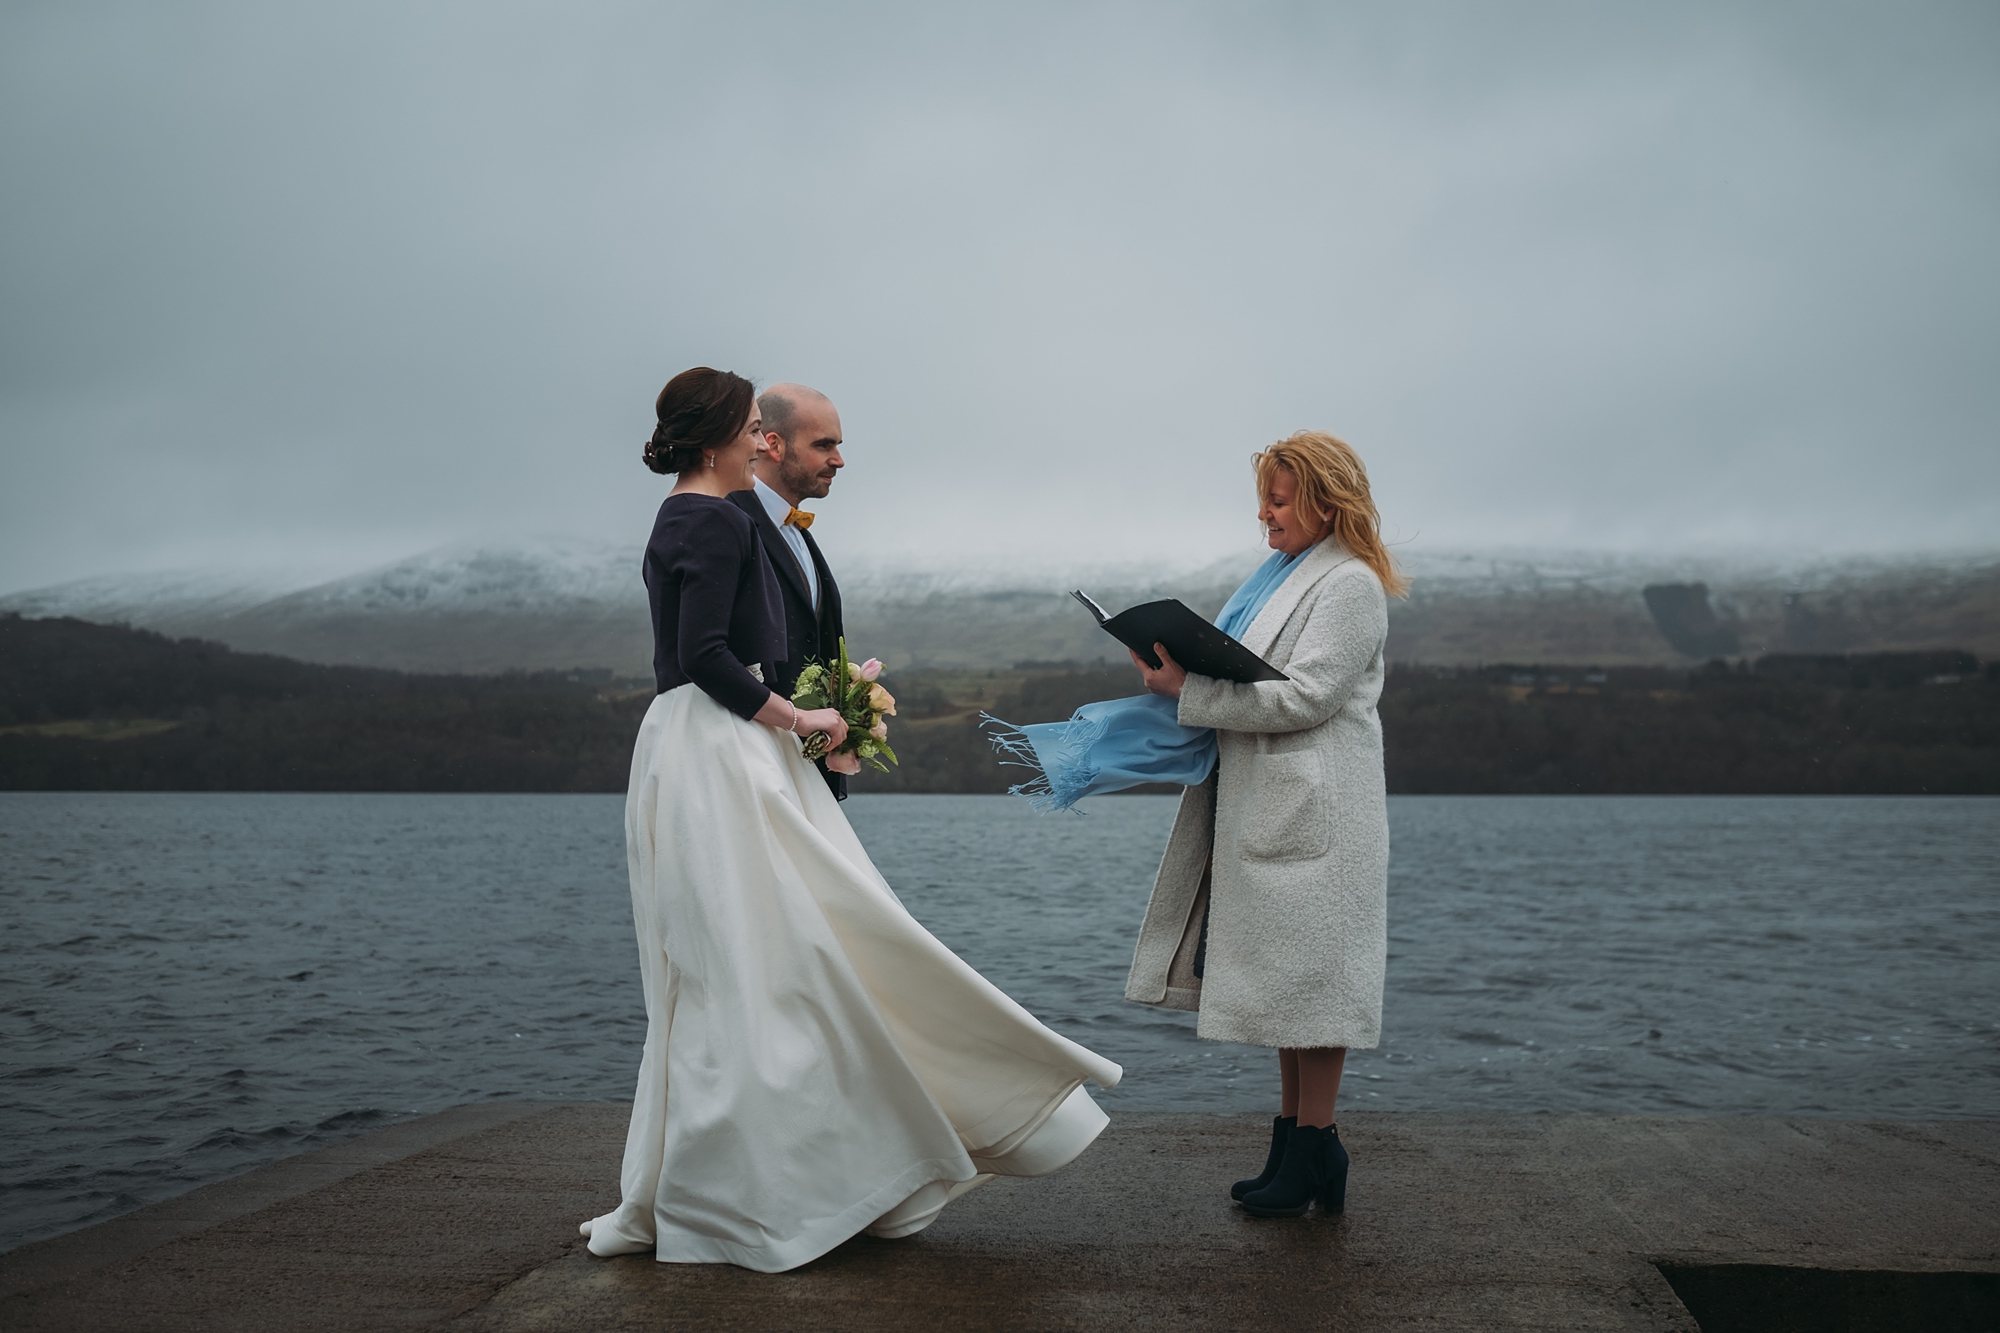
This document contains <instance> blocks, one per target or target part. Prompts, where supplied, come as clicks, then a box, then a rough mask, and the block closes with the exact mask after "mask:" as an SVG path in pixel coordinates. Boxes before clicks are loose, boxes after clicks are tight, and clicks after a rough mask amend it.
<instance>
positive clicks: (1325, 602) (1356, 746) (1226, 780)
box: [1125, 540, 1389, 1048]
mask: <svg viewBox="0 0 2000 1333" xmlns="http://www.w3.org/2000/svg"><path fill="white" fill-rule="evenodd" d="M1388 624H1389V621H1388V605H1387V601H1386V599H1385V597H1384V596H1383V592H1382V584H1381V582H1380V581H1379V580H1377V579H1376V577H1375V573H1374V571H1373V570H1371V569H1369V568H1368V566H1366V565H1364V564H1362V563H1361V562H1360V561H1359V560H1356V559H1354V558H1353V557H1352V556H1350V555H1349V554H1348V553H1347V552H1346V551H1345V550H1344V549H1342V548H1341V547H1340V546H1339V544H1338V543H1336V542H1333V541H1331V540H1329V541H1326V542H1323V543H1321V544H1320V545H1318V546H1316V547H1314V548H1313V549H1312V550H1311V551H1309V552H1307V553H1306V555H1305V557H1304V559H1303V560H1302V561H1301V562H1300V564H1299V566H1298V567H1297V568H1296V569H1294V570H1293V571H1292V574H1291V577H1289V578H1287V579H1286V580H1285V581H1284V583H1282V584H1281V585H1279V587H1278V590H1277V592H1275V593H1274V594H1272V596H1271V600H1270V601H1268V602H1266V603H1265V604H1264V607H1263V609H1262V610H1261V611H1259V612H1258V613H1257V618H1256V619H1255V620H1254V621H1252V622H1251V623H1250V627H1249V629H1247V630H1245V631H1244V633H1243V635H1242V639H1243V643H1244V646H1245V647H1247V648H1249V649H1250V650H1251V651H1252V652H1254V653H1256V654H1258V655H1259V656H1261V657H1263V658H1264V659H1265V660H1266V661H1268V662H1270V663H1271V664H1272V665H1273V666H1275V667H1278V668H1279V669H1280V670H1282V671H1284V672H1285V674H1287V675H1288V676H1290V677H1291V679H1290V680H1283V681H1260V682H1258V683H1256V684H1250V685H1243V684H1237V683H1235V682H1233V681H1224V680H1215V679H1212V678H1210V677H1207V676H1195V675H1190V676H1189V677H1188V678H1187V684H1186V686H1185V687H1184V688H1183V689H1182V691H1181V700H1180V721H1181V724H1182V725H1183V726H1189V727H1214V728H1215V729H1216V739H1217V742H1218V747H1219V751H1220V764H1219V765H1218V772H1217V773H1216V775H1215V776H1213V777H1211V778H1210V779H1209V781H1207V782H1206V783H1204V784H1202V785H1201V786H1199V787H1189V788H1187V789H1186V791H1185V792H1183V793H1182V795H1181V805H1180V814H1179V816H1178V817H1177V818H1176V819H1175V821H1174V830H1173V833H1172V835H1171V836H1170V837H1169V838H1168V839H1167V851H1166V856H1165V857H1164V859H1162V861H1161V862H1160V873H1159V877H1158V878H1157V879H1156V880H1155V881H1154V884H1153V896H1152V899H1151V901H1150V902H1149V903H1148V904H1147V905H1146V921H1145V924H1144V926H1142V927H1141V928H1140V931H1139V944H1138V948H1137V949H1136V950H1135V951H1134V953H1133V957H1132V972H1131V975H1130V977H1129V978H1128V979H1127V981H1126V984H1125V997H1126V998H1127V999H1130V1000H1136V1001H1138V1002H1139V1003H1141V1004H1156V1005H1161V1006H1163V1007H1166V1008H1170V1009H1194V1010H1198V1011H1200V1014H1201V1021H1200V1023H1199V1024H1198V1025H1197V1028H1196V1031H1197V1032H1198V1034H1199V1035H1201V1036H1203V1037H1209V1038H1213V1039H1215V1040H1218V1041H1241V1042H1248V1043H1250V1044H1251V1045H1254V1046H1346V1047H1356V1048H1367V1047H1372V1046H1374V1045H1376V1044H1377V1043H1378V1042H1379V1041H1380V1039H1381V1034H1382V977H1383V967H1384V963H1385V961H1386V959H1387V956H1388V872H1389V824H1388V808H1387V799H1386V794H1385V791H1384V787H1383V778H1382V723H1381V720H1380V718H1379V717H1378V716H1377V715H1376V712H1375V703H1376V700H1377V699H1379V698H1380V697H1381V695H1382V679H1383V674H1384V664H1383V656H1382V653H1383V645H1384V642H1385V640H1386V638H1387V634H1388ZM1211 851H1212V852H1213V854H1214V859H1213V869H1212V871H1210V872H1209V873H1208V874H1206V875H1205V874H1204V868H1205V867H1208V866H1209V865H1210V853H1211ZM1204 897H1205V898H1206V899H1207V900H1208V907H1209V916H1208V952H1207V956H1206V959H1205V966H1204V967H1203V973H1204V975H1203V977H1201V978H1199V979H1198V978H1196V977H1195V975H1194V968H1193V962H1194V955H1195V947H1196V942H1197V940H1198V937H1199V935H1200V932H1201V922H1202V911H1201V908H1202V902H1203V899H1204Z"/></svg>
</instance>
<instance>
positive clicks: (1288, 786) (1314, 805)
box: [1237, 750, 1333, 861]
mask: <svg viewBox="0 0 2000 1333" xmlns="http://www.w3.org/2000/svg"><path fill="white" fill-rule="evenodd" d="M1254 773H1255V776H1254V777H1253V778H1252V780H1251V783H1250V791H1249V793H1248V794H1249V798H1250V799H1249V801H1248V806H1249V808H1248V809H1247V810H1246V811H1244V819H1243V825H1242V828H1243V832H1242V835H1241V837H1240V838H1239V839H1238V842H1237V847H1238V850H1239V851H1240V852H1241V853H1242V855H1243V856H1244V858H1245V859H1247V860H1252V861H1307V860H1311V859H1312V858H1314V857H1319V856H1325V855H1326V851H1327V848H1328V846H1329V845H1331V843H1332V840H1333V834H1332V830H1331V829H1329V828H1328V827H1327V823H1326V816H1325V811H1324V809H1323V808H1322V806H1321V802H1322V801H1323V800H1324V799H1325V798H1324V796H1323V795H1322V794H1321V791H1320V788H1321V787H1322V786H1324V785H1325V780H1326V771H1325V767H1324V765H1323V764H1322V763H1321V761H1320V756H1319V753H1318V752H1317V751H1315V750H1298V751H1292V752H1290V753H1280V754H1260V755H1258V756H1257V759H1256V763H1255V767H1254Z"/></svg>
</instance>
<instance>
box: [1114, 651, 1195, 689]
mask: <svg viewBox="0 0 2000 1333" xmlns="http://www.w3.org/2000/svg"><path fill="white" fill-rule="evenodd" d="M1126 651H1127V652H1131V649H1129V648H1128V649H1126ZM1153 656H1155V657H1157V658H1159V659H1160V664H1159V665H1158V666H1157V667H1149V666H1147V665H1146V659H1145V658H1143V657H1141V656H1139V654H1137V653H1132V665H1133V666H1135V667H1138V668H1139V674H1140V675H1142V676H1144V677H1145V678H1146V688H1147V690H1149V691H1150V692H1152V693H1154V694H1164V695H1166V696H1167V697H1168V698H1169V699H1178V698H1180V697H1181V686H1183V685H1185V684H1187V668H1186V667H1184V666H1182V665H1181V664H1180V663H1179V662H1176V661H1174V655H1173V654H1172V653H1170V652H1168V651H1167V645H1165V644H1164V643H1156V644H1154V645H1153Z"/></svg>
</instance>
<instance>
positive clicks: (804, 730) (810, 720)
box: [798, 708, 847, 750]
mask: <svg viewBox="0 0 2000 1333" xmlns="http://www.w3.org/2000/svg"><path fill="white" fill-rule="evenodd" d="M815 731H823V732H825V733H826V737H827V742H826V743H827V748H828V749H829V750H838V749H839V748H840V745H841V742H842V741H845V740H846V739H847V719H846V718H844V717H842V716H841V715H840V710H839V709H837V708H802V709H800V710H799V727H798V734H799V735H801V736H810V735H812V734H813V733H814V732H815Z"/></svg>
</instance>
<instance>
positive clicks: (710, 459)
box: [708, 454, 715, 467]
mask: <svg viewBox="0 0 2000 1333" xmlns="http://www.w3.org/2000/svg"><path fill="white" fill-rule="evenodd" d="M708 465H709V466H710V467H714V466H715V455H714V454H710V455H709V456H708Z"/></svg>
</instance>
